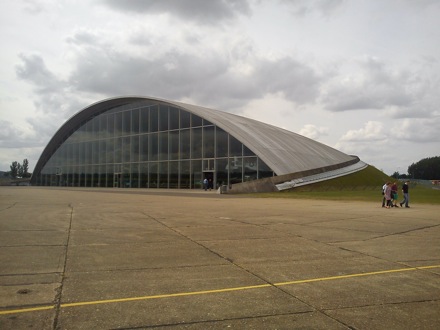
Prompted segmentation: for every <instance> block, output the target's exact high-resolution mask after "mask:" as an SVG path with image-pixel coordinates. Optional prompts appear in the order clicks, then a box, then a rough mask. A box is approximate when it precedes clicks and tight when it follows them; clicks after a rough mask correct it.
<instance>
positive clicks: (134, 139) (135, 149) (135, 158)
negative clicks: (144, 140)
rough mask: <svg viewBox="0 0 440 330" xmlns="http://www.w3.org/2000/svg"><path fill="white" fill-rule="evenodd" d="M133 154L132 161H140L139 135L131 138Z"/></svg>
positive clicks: (131, 153) (131, 154) (131, 155)
mask: <svg viewBox="0 0 440 330" xmlns="http://www.w3.org/2000/svg"><path fill="white" fill-rule="evenodd" d="M130 146H131V152H130V161H131V162H138V161H139V135H134V136H131V144H130Z"/></svg>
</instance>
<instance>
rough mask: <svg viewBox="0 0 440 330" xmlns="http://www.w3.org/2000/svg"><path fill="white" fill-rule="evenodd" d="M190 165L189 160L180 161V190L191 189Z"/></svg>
mask: <svg viewBox="0 0 440 330" xmlns="http://www.w3.org/2000/svg"><path fill="white" fill-rule="evenodd" d="M190 164H191V163H190V161H189V160H184V161H180V188H183V189H189V188H191V175H190V173H191V171H190V168H191V167H190V166H191V165H190Z"/></svg>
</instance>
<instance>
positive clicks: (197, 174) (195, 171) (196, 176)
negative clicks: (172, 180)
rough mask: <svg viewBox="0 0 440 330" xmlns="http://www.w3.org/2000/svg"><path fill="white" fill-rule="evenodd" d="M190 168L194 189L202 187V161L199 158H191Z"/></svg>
mask: <svg viewBox="0 0 440 330" xmlns="http://www.w3.org/2000/svg"><path fill="white" fill-rule="evenodd" d="M191 168H192V178H193V185H192V188H194V189H202V187H203V172H202V161H201V160H193V161H191Z"/></svg>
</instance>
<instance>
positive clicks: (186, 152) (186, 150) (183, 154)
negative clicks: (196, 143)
mask: <svg viewBox="0 0 440 330" xmlns="http://www.w3.org/2000/svg"><path fill="white" fill-rule="evenodd" d="M190 142H191V139H190V130H189V129H184V130H181V131H180V159H189V158H190V153H191V152H190V150H191V144H190Z"/></svg>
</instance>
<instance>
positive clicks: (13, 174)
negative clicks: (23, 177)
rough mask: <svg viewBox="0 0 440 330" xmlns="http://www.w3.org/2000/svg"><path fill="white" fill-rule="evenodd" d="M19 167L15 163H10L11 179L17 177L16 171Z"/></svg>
mask: <svg viewBox="0 0 440 330" xmlns="http://www.w3.org/2000/svg"><path fill="white" fill-rule="evenodd" d="M20 167H21V165H20V164H19V163H17V162H12V164H11V166H10V168H11V172H10V173H11V178H14V179H15V178H16V177H17V176H18V171H19V168H20Z"/></svg>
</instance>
